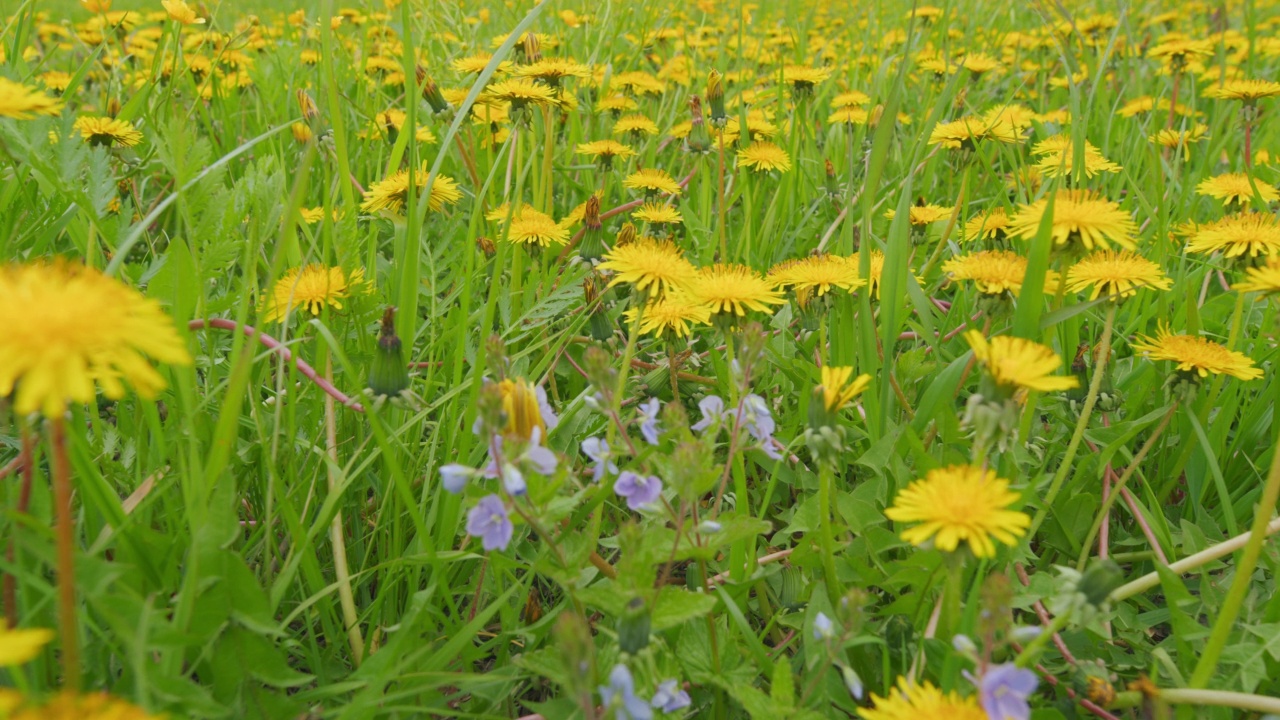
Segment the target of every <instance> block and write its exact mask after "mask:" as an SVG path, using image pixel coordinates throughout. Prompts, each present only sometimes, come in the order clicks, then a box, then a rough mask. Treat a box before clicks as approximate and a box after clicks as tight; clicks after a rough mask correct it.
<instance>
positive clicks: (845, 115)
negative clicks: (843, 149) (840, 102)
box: [827, 106, 870, 125]
mask: <svg viewBox="0 0 1280 720" xmlns="http://www.w3.org/2000/svg"><path fill="white" fill-rule="evenodd" d="M869 117H870V115H868V114H867V111H866V110H863V109H862V108H860V107H852V106H845V107H841V108H837V109H836V111H835V112H833V113H831V114H830V115H828V116H827V122H828V123H830V124H832V125H866V124H867V119H868V118H869Z"/></svg>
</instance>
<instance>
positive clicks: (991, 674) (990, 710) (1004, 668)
mask: <svg viewBox="0 0 1280 720" xmlns="http://www.w3.org/2000/svg"><path fill="white" fill-rule="evenodd" d="M1039 682H1040V681H1039V679H1038V678H1037V677H1036V674H1035V673H1034V672H1032V671H1030V670H1024V669H1023V668H1020V667H1018V666H1017V665H1014V664H1013V663H1004V664H1002V665H992V666H991V667H989V668H987V671H986V672H985V673H983V674H982V680H981V681H980V682H979V683H978V694H979V696H980V700H981V702H982V709H983V710H986V711H987V717H989V718H991V720H1028V718H1030V717H1031V706H1030V705H1029V704H1027V698H1029V697H1031V693H1033V692H1035V691H1036V685H1038V684H1039Z"/></svg>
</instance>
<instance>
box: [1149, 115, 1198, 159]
mask: <svg viewBox="0 0 1280 720" xmlns="http://www.w3.org/2000/svg"><path fill="white" fill-rule="evenodd" d="M1207 137H1209V126H1208V125H1205V124H1204V123H1196V124H1195V125H1192V126H1191V127H1189V128H1187V129H1185V130H1175V129H1173V128H1165V129H1164V130H1161V131H1159V132H1157V133H1155V134H1154V135H1151V136H1149V137H1148V138H1147V139H1148V140H1150V141H1151V142H1153V143H1155V144H1156V145H1160V146H1162V147H1167V148H1169V149H1170V150H1177V149H1181V150H1182V156H1183V158H1184V159H1189V158H1190V157H1191V146H1192V145H1194V144H1195V143H1198V142H1200V141H1201V140H1204V139H1206V138H1207Z"/></svg>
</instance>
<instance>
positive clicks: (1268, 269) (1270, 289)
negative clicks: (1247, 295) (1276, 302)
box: [1231, 258, 1280, 295]
mask: <svg viewBox="0 0 1280 720" xmlns="http://www.w3.org/2000/svg"><path fill="white" fill-rule="evenodd" d="M1244 272H1245V280H1244V281H1242V282H1238V283H1236V284H1235V285H1232V286H1231V289H1232V290H1235V291H1236V292H1260V293H1264V294H1266V295H1275V294H1277V293H1280V258H1268V259H1267V264H1266V265H1263V266H1262V267H1251V268H1248V269H1246V270H1245V271H1244Z"/></svg>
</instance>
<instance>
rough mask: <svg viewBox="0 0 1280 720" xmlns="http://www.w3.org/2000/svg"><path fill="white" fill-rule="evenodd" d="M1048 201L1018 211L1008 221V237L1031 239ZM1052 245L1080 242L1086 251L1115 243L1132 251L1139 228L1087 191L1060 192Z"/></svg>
mask: <svg viewBox="0 0 1280 720" xmlns="http://www.w3.org/2000/svg"><path fill="white" fill-rule="evenodd" d="M1048 206H1049V200H1048V198H1042V199H1040V200H1037V201H1035V202H1033V203H1031V204H1030V205H1024V206H1022V207H1021V208H1019V210H1018V212H1017V214H1016V215H1014V216H1013V218H1011V219H1010V221H1009V234H1010V235H1016V236H1019V237H1022V238H1024V239H1026V240H1030V239H1031V238H1034V237H1035V236H1036V233H1037V232H1039V230H1040V219H1041V218H1042V217H1043V216H1044V213H1045V212H1046V210H1047V209H1048ZM1052 223H1053V242H1054V244H1055V245H1057V246H1059V247H1062V246H1064V245H1067V244H1068V243H1080V244H1081V245H1083V246H1084V248H1085V249H1086V250H1093V249H1095V248H1103V249H1105V248H1108V247H1110V245H1111V243H1115V244H1116V245H1119V246H1121V247H1123V248H1127V249H1129V250H1134V249H1136V248H1137V245H1136V244H1135V243H1134V240H1133V236H1134V235H1136V234H1137V232H1138V225H1137V223H1135V222H1134V221H1133V218H1132V217H1130V216H1129V213H1127V212H1125V211H1123V210H1121V209H1120V206H1119V205H1117V204H1116V203H1114V202H1111V201H1110V200H1107V199H1105V198H1102V197H1099V196H1097V195H1095V194H1093V193H1091V192H1089V191H1087V190H1059V191H1058V194H1057V195H1056V196H1055V197H1054V203H1053V220H1052Z"/></svg>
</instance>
